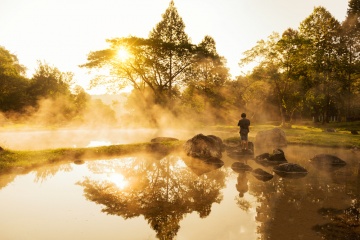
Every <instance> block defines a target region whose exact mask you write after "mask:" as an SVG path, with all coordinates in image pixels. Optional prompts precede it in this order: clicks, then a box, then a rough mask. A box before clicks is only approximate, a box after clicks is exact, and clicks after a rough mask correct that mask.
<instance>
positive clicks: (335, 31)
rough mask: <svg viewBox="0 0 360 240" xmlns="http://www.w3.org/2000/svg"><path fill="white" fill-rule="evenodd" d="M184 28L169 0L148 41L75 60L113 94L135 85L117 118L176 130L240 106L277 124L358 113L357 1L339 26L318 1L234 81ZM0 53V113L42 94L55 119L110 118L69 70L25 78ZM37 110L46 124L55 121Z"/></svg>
mask: <svg viewBox="0 0 360 240" xmlns="http://www.w3.org/2000/svg"><path fill="white" fill-rule="evenodd" d="M184 29H185V24H184V22H183V21H182V18H181V17H180V15H179V14H178V12H177V9H176V7H175V4H174V1H173V0H171V1H170V4H169V7H168V8H167V9H166V11H165V12H164V14H163V15H162V19H161V21H160V22H159V23H158V24H157V25H156V26H155V27H154V28H153V29H152V30H151V31H150V33H149V36H148V38H139V37H135V36H129V37H121V38H114V39H108V40H107V42H108V44H109V48H107V49H103V50H97V51H93V52H90V53H89V55H88V61H87V62H86V63H84V64H83V65H81V66H82V67H86V68H89V69H91V70H92V69H101V71H100V72H102V73H105V74H102V75H98V76H97V77H95V78H94V79H93V80H92V82H91V85H92V86H99V85H101V86H105V87H107V89H109V91H110V92H112V93H118V92H119V91H120V90H121V89H123V88H124V87H126V86H131V87H132V91H131V93H130V94H129V95H128V98H127V100H126V101H124V102H122V103H121V105H122V106H123V107H124V109H125V110H126V113H124V114H122V115H120V116H118V117H119V119H117V121H118V122H119V121H120V122H126V123H131V124H134V125H150V126H162V125H167V126H169V125H171V126H173V125H175V124H179V125H180V126H182V127H185V124H189V123H191V122H201V123H203V124H214V123H230V124H231V123H232V124H233V123H234V122H237V120H238V118H239V115H240V114H241V112H247V113H248V116H249V117H250V118H252V119H253V120H254V121H264V120H276V121H281V122H282V124H286V123H291V122H293V121H295V120H297V119H307V120H309V119H313V120H315V121H321V122H324V123H325V122H328V121H342V120H357V119H358V118H360V101H359V100H360V95H359V91H360V77H359V76H360V64H359V63H360V61H359V60H360V31H359V30H360V0H351V1H349V7H348V10H347V17H346V19H345V21H344V22H342V23H339V22H338V21H337V20H336V19H335V18H334V17H333V16H332V15H331V14H330V13H329V12H328V11H327V10H326V9H325V8H323V7H317V8H315V9H314V11H313V12H312V13H311V14H310V16H308V17H307V18H306V19H305V20H303V21H302V22H301V23H300V26H299V28H298V29H287V30H286V31H285V32H283V33H282V34H278V33H274V34H272V35H271V36H269V37H268V39H267V40H260V41H258V43H257V44H256V45H255V46H254V47H253V48H252V49H250V50H248V51H246V52H245V54H244V56H245V57H244V58H243V59H241V60H240V63H239V64H240V65H244V64H253V65H254V68H253V70H252V71H251V72H249V73H248V74H247V75H245V76H238V77H236V78H235V79H231V78H230V75H229V70H228V69H227V68H226V59H225V58H224V57H222V56H220V55H219V54H218V53H217V50H216V42H215V40H214V39H213V38H212V37H211V36H204V38H203V40H202V41H201V42H200V43H199V44H193V43H191V40H190V38H189V37H188V35H187V34H186V33H185V31H184ZM124 52H127V55H128V56H127V57H126V58H125V57H124ZM120 53H121V55H120ZM2 59H5V60H6V61H2ZM0 60H1V63H0V64H1V66H0V81H1V86H0V104H1V106H0V107H1V109H0V110H1V111H2V112H5V113H9V112H11V113H13V112H16V113H20V115H21V113H24V112H27V111H29V109H31V110H34V109H36V110H37V111H35V112H39V109H41V108H42V107H43V106H44V105H46V104H44V101H41V100H42V99H50V100H51V104H53V103H58V100H59V99H61V100H62V101H59V102H61V104H60V105H56V106H57V107H56V108H55V107H52V108H50V109H52V110H55V109H56V111H57V113H61V114H58V115H57V117H59V118H60V119H61V118H64V120H72V121H73V120H77V121H78V122H81V121H84V120H85V119H89V118H91V117H89V116H87V115H86V114H88V113H89V111H85V110H87V109H89V108H91V109H93V110H97V111H98V112H100V111H104V113H103V114H95V115H94V116H93V117H94V118H95V117H96V116H99V115H102V116H106V119H107V121H110V119H112V120H111V121H115V114H114V110H116V109H110V107H109V106H106V105H104V104H101V103H99V101H98V104H97V105H96V106H93V105H92V106H91V104H92V103H91V100H90V98H89V95H87V94H86V92H85V91H84V90H83V89H81V88H80V87H75V88H73V87H72V86H73V83H72V82H71V80H72V74H71V73H61V72H60V71H59V70H58V69H56V68H54V67H49V66H48V65H46V64H43V63H39V67H38V69H37V71H36V73H35V74H34V76H33V77H32V78H31V79H26V78H25V77H23V76H24V75H23V73H24V71H25V68H24V67H23V66H21V65H20V64H19V62H18V60H17V58H16V56H14V55H12V54H10V53H9V52H8V51H7V50H6V49H5V48H1V56H0ZM3 63H4V64H3ZM254 63H255V64H254ZM63 100H66V101H63ZM47 104H49V103H47ZM54 106H55V105H54ZM59 106H60V107H59ZM90 106H91V107H90ZM114 106H119V104H114ZM58 107H59V108H60V109H57V108H58ZM94 108H96V109H94ZM43 112H44V114H45V113H46V114H48V115H49V116H48V119H49V120H48V121H50V119H56V118H54V117H53V118H52V117H51V116H52V115H51V114H50V113H47V112H46V111H43ZM100 113H101V112H100ZM175 120H177V121H175ZM60 122H61V121H60ZM102 122H104V121H102ZM105 122H106V121H105Z"/></svg>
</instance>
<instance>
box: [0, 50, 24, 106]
mask: <svg viewBox="0 0 360 240" xmlns="http://www.w3.org/2000/svg"><path fill="white" fill-rule="evenodd" d="M25 70H26V68H25V67H24V66H22V65H21V64H20V63H19V61H18V58H17V57H16V56H15V55H14V54H11V53H10V52H9V51H8V50H6V49H5V48H4V47H2V46H0V111H3V112H6V111H20V110H21V109H22V108H23V107H24V106H25V105H26V104H27V101H28V98H29V95H28V94H27V92H26V90H27V88H28V84H29V82H28V81H27V79H26V78H25V77H24V74H25Z"/></svg>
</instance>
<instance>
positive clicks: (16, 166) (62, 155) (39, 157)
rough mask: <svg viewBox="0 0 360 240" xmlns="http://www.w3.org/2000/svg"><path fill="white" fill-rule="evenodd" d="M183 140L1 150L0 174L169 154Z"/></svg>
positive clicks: (180, 144)
mask: <svg viewBox="0 0 360 240" xmlns="http://www.w3.org/2000/svg"><path fill="white" fill-rule="evenodd" d="M182 144H183V142H181V141H178V142H174V141H172V142H162V143H139V144H126V145H112V146H102V147H92V148H61V149H53V150H40V151H12V150H7V149H5V150H1V151H0V174H1V173H6V172H10V171H12V170H16V171H18V172H27V171H29V170H31V169H33V168H35V167H38V166H42V165H46V164H53V163H58V162H73V161H76V160H83V159H86V160H90V159H98V158H111V157H114V156H121V155H126V154H133V153H142V152H152V153H157V154H167V153H169V152H170V151H173V150H175V149H178V148H179V147H180V146H182Z"/></svg>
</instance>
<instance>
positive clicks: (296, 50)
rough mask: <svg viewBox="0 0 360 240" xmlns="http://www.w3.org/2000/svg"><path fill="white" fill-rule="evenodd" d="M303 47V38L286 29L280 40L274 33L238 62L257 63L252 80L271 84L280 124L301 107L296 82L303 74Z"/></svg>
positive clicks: (298, 85)
mask: <svg viewBox="0 0 360 240" xmlns="http://www.w3.org/2000/svg"><path fill="white" fill-rule="evenodd" d="M304 44H305V41H304V39H302V38H301V37H300V36H299V34H298V32H297V31H296V30H293V29H288V30H286V31H285V32H284V33H283V35H282V36H281V37H280V36H279V34H278V33H273V34H272V35H270V36H269V38H268V40H267V41H263V40H261V41H258V43H257V45H256V46H255V47H253V48H252V49H251V50H248V51H246V52H245V57H244V58H243V59H242V60H241V62H240V64H246V63H250V62H254V61H256V60H258V61H259V65H258V66H256V67H255V68H254V69H253V72H252V76H251V78H253V79H257V80H258V81H267V82H269V83H270V85H271V89H272V92H273V93H274V96H275V97H276V102H277V106H278V109H279V113H280V116H281V125H285V124H286V123H288V122H291V120H292V117H293V114H294V112H295V111H297V110H299V107H300V106H301V102H302V97H301V96H302V94H301V93H302V92H301V84H300V81H299V79H300V78H301V75H303V71H302V66H303V62H302V57H303V56H304V54H303V53H304V49H303V46H304Z"/></svg>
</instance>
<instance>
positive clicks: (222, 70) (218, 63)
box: [183, 36, 229, 112]
mask: <svg viewBox="0 0 360 240" xmlns="http://www.w3.org/2000/svg"><path fill="white" fill-rule="evenodd" d="M198 47H199V49H203V50H202V51H201V52H202V54H199V55H198V58H199V59H198V62H197V64H194V65H193V66H192V69H191V72H189V73H188V74H187V77H186V80H187V89H186V90H185V92H184V93H183V99H184V100H185V102H186V103H187V105H190V106H191V105H192V106H197V111H198V112H202V111H208V110H209V109H217V111H216V112H219V110H220V109H222V108H223V104H224V101H225V98H224V96H223V92H222V89H223V87H224V85H225V82H226V81H227V80H228V79H229V72H228V69H227V68H226V66H225V59H224V58H223V57H221V56H220V55H219V54H218V53H217V50H216V42H215V40H214V39H213V38H212V37H210V36H205V37H204V39H203V40H202V41H201V42H200V44H199V45H198ZM196 101H201V102H198V103H196ZM200 106H201V107H200Z"/></svg>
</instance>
